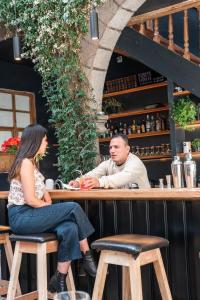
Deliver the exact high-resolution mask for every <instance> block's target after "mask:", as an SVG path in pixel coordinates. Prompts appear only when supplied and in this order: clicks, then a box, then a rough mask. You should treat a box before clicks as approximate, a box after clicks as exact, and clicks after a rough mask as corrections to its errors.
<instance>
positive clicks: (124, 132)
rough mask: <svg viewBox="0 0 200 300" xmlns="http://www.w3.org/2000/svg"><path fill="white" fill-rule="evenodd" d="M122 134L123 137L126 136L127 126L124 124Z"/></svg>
mask: <svg viewBox="0 0 200 300" xmlns="http://www.w3.org/2000/svg"><path fill="white" fill-rule="evenodd" d="M123 134H125V135H127V134H128V131H127V124H126V123H124V128H123Z"/></svg>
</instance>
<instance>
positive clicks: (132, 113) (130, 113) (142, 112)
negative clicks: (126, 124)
mask: <svg viewBox="0 0 200 300" xmlns="http://www.w3.org/2000/svg"><path fill="white" fill-rule="evenodd" d="M168 110H169V108H168V106H164V107H158V108H150V109H142V110H141V109H140V110H135V111H134V110H133V111H127V112H124V113H123V112H122V113H118V114H111V115H109V117H108V118H109V119H115V118H122V117H127V116H137V115H146V114H150V113H155V112H161V111H168Z"/></svg>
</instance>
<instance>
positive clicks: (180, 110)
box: [172, 96, 197, 130]
mask: <svg viewBox="0 0 200 300" xmlns="http://www.w3.org/2000/svg"><path fill="white" fill-rule="evenodd" d="M196 116H197V105H196V104H195V103H194V102H193V101H192V100H191V99H190V98H189V97H188V96H187V97H182V98H179V99H178V100H177V101H176V102H175V103H174V105H173V106H172V119H173V120H174V122H175V123H176V124H177V125H178V126H180V127H181V128H183V129H185V130H192V129H193V128H191V127H188V125H192V123H193V122H194V121H195V120H196Z"/></svg>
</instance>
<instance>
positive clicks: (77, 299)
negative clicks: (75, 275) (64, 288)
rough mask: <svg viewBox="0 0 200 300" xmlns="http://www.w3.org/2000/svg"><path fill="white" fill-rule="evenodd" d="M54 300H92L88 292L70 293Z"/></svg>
mask: <svg viewBox="0 0 200 300" xmlns="http://www.w3.org/2000/svg"><path fill="white" fill-rule="evenodd" d="M54 300H91V298H90V296H89V294H88V293H86V292H80V291H70V292H62V293H59V294H57V295H56V296H55V297H54Z"/></svg>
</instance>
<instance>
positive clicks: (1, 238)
mask: <svg viewBox="0 0 200 300" xmlns="http://www.w3.org/2000/svg"><path fill="white" fill-rule="evenodd" d="M0 245H3V246H4V249H5V254H6V259H7V263H8V269H9V271H10V272H11V266H12V261H13V251H12V246H11V242H10V240H9V234H8V233H4V234H0ZM7 289H8V281H6V280H0V295H5V294H7ZM16 290H17V295H21V289H20V286H19V283H18V281H17V282H16Z"/></svg>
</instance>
